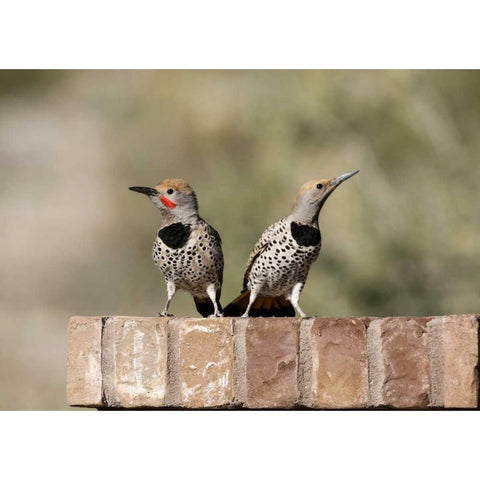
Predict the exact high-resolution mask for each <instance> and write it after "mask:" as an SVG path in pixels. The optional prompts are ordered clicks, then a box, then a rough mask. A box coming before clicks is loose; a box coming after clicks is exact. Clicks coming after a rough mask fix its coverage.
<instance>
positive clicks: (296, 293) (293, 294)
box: [286, 282, 307, 318]
mask: <svg viewBox="0 0 480 480" xmlns="http://www.w3.org/2000/svg"><path fill="white" fill-rule="evenodd" d="M303 285H304V284H303V283H301V282H299V283H296V284H295V285H294V286H293V288H292V290H291V291H290V292H289V293H288V294H287V295H286V297H287V300H289V301H290V302H292V305H293V307H294V308H295V310H296V311H297V312H298V314H299V315H300V316H301V317H302V318H305V317H306V316H307V315H306V314H305V312H304V311H303V310H302V309H301V308H300V305H299V304H298V300H299V299H300V293H301V291H302V289H303Z"/></svg>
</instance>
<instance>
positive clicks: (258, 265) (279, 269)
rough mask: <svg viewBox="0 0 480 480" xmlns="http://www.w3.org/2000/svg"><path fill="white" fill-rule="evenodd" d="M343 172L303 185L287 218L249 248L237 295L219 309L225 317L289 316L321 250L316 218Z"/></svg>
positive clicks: (345, 177)
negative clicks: (328, 178) (241, 283)
mask: <svg viewBox="0 0 480 480" xmlns="http://www.w3.org/2000/svg"><path fill="white" fill-rule="evenodd" d="M357 173H358V170H356V171H354V172H349V173H345V174H343V175H340V176H339V177H336V178H332V179H331V180H311V181H309V182H307V183H305V184H304V185H303V186H302V187H301V188H300V191H299V193H298V196H297V200H296V202H295V204H294V206H293V208H292V211H291V212H290V215H288V216H287V217H285V218H282V219H281V220H279V221H278V222H276V223H274V224H273V225H270V227H268V228H267V229H266V230H265V231H264V232H263V234H262V236H261V237H260V239H259V240H258V242H257V243H256V244H255V246H254V247H253V250H252V252H251V253H250V257H249V258H248V262H247V268H246V270H245V274H244V277H243V290H242V293H241V295H240V296H239V297H238V298H236V299H235V300H234V301H233V302H231V303H230V304H229V305H227V306H226V307H225V311H224V313H225V315H226V316H228V317H237V316H242V317H260V316H261V317H294V316H295V310H296V311H297V312H298V314H299V315H300V316H301V317H306V315H305V313H304V312H303V310H302V309H301V308H300V305H299V303H298V302H299V297H300V293H301V291H302V289H303V287H304V285H305V281H306V280H307V275H308V271H309V269H310V267H311V265H312V263H313V262H314V261H315V260H316V259H317V257H318V254H319V253H320V248H321V246H322V239H321V235H320V229H319V226H318V216H319V213H320V210H321V208H322V207H323V205H324V203H325V201H326V200H327V198H328V197H329V196H330V195H331V194H332V192H333V191H334V190H335V189H336V188H337V187H338V186H339V185H340V184H341V183H342V182H344V181H345V180H347V179H348V178H350V177H352V176H353V175H355V174H357Z"/></svg>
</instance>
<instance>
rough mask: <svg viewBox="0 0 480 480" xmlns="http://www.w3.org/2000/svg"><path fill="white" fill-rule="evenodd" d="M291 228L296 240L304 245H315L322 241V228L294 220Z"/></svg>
mask: <svg viewBox="0 0 480 480" xmlns="http://www.w3.org/2000/svg"><path fill="white" fill-rule="evenodd" d="M290 230H291V232H292V236H293V238H294V239H295V241H296V242H297V243H298V244H299V245H302V246H303V247H313V246H315V245H318V244H319V243H320V240H321V237H320V230H319V229H318V228H315V227H310V226H309V225H301V224H300V223H296V222H292V223H291V224H290Z"/></svg>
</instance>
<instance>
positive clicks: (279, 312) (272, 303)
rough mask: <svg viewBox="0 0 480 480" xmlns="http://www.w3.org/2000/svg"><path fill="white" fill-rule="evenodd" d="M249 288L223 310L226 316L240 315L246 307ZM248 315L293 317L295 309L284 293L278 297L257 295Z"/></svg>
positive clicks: (248, 298)
mask: <svg viewBox="0 0 480 480" xmlns="http://www.w3.org/2000/svg"><path fill="white" fill-rule="evenodd" d="M249 300H250V290H246V291H245V292H243V293H242V294H241V295H240V296H239V297H237V298H236V299H235V300H233V302H231V303H229V304H228V305H227V306H226V307H225V310H224V315H225V316H226V317H240V316H242V315H243V314H244V313H245V311H246V310H247V307H248V302H249ZM249 316H250V317H294V316H295V309H294V308H293V305H292V304H291V303H290V301H289V300H287V299H286V298H285V295H279V296H278V297H257V298H256V300H255V302H253V305H252V307H251V308H250V313H249Z"/></svg>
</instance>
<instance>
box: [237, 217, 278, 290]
mask: <svg viewBox="0 0 480 480" xmlns="http://www.w3.org/2000/svg"><path fill="white" fill-rule="evenodd" d="M283 221H284V219H282V220H279V221H278V222H275V223H273V224H272V225H270V226H269V227H268V228H267V229H266V230H265V231H264V232H263V233H262V236H261V237H260V238H259V239H258V241H257V243H256V244H255V245H254V247H253V249H252V251H251V252H250V256H249V257H248V261H247V267H246V268H245V273H244V274H243V290H242V292H244V291H245V290H246V289H247V283H248V277H249V275H250V271H251V270H252V267H253V264H254V263H255V260H256V259H257V258H258V257H259V256H260V255H261V254H262V253H263V252H264V251H265V249H266V248H267V247H268V246H269V245H270V242H271V240H272V236H273V232H274V231H275V230H276V229H277V227H279V226H280V225H281V223H282V222H283Z"/></svg>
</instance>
